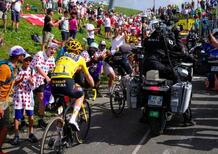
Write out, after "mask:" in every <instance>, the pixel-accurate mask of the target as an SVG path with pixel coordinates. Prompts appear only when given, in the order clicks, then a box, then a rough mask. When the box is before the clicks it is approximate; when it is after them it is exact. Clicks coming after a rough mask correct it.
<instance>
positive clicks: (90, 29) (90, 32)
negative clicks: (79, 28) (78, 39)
mask: <svg viewBox="0 0 218 154" xmlns="http://www.w3.org/2000/svg"><path fill="white" fill-rule="evenodd" d="M92 22H93V19H92V17H89V23H88V24H87V25H86V30H87V43H88V45H91V43H92V42H94V41H95V32H96V31H98V29H97V28H95V26H94V25H93V24H92Z"/></svg>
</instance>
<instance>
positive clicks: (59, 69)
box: [51, 53, 89, 79]
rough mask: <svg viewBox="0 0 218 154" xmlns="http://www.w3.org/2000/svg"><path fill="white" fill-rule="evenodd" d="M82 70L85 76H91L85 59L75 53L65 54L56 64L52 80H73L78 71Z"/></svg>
mask: <svg viewBox="0 0 218 154" xmlns="http://www.w3.org/2000/svg"><path fill="white" fill-rule="evenodd" d="M80 68H81V69H82V71H83V73H84V74H85V75H87V74H89V71H88V68H87V66H86V62H85V59H84V58H83V57H82V56H80V55H76V54H74V53H65V54H64V55H63V56H61V57H60V58H59V59H58V60H57V61H56V64H55V68H54V70H53V71H52V73H51V79H56V78H73V77H74V74H75V73H76V71H77V70H78V69H80Z"/></svg>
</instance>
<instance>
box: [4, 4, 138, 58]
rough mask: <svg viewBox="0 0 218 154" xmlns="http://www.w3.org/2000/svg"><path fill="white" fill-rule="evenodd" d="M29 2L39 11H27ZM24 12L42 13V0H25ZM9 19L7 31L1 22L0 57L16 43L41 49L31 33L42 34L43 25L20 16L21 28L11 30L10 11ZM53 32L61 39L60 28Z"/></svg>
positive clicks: (31, 49) (122, 10)
mask: <svg viewBox="0 0 218 154" xmlns="http://www.w3.org/2000/svg"><path fill="white" fill-rule="evenodd" d="M27 4H30V5H31V6H35V7H37V8H38V11H37V12H35V11H26V10H25V6H26V5H27ZM115 10H116V11H117V12H119V13H123V14H126V15H128V16H130V15H134V14H137V13H139V12H140V11H138V10H131V9H126V8H120V7H119V8H115ZM23 13H32V14H42V11H41V3H40V0H25V3H24V5H23ZM59 16H60V15H58V14H57V13H56V14H55V16H54V19H56V20H57V19H58V18H59ZM7 17H8V19H7V31H6V32H5V33H3V26H2V21H1V22H0V36H1V37H3V38H4V44H3V45H2V46H1V47H0V59H3V58H7V56H8V49H9V48H10V47H12V46H14V45H21V46H22V47H24V48H25V49H26V50H28V51H29V52H30V53H35V52H37V51H39V50H40V44H38V43H34V42H33V41H32V39H31V35H32V34H34V33H37V34H39V35H42V34H41V33H42V27H40V26H33V25H31V24H30V23H28V22H27V21H25V20H24V19H23V18H20V29H19V31H18V32H12V31H11V13H10V12H8V16H7ZM53 34H54V35H55V38H57V39H59V40H60V39H61V35H60V31H59V29H58V28H53ZM84 37H86V33H85V32H83V33H78V35H77V39H78V40H79V41H81V42H83V41H82V39H83V38H84ZM95 38H96V41H97V42H99V41H100V40H102V39H104V35H97V36H96V37H95ZM107 44H108V46H109V44H110V42H109V41H108V40H107Z"/></svg>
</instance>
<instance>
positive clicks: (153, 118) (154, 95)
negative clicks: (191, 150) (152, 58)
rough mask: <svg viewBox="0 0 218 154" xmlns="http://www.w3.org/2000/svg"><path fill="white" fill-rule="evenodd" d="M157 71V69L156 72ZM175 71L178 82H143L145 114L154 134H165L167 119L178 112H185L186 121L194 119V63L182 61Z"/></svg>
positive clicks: (163, 80)
mask: <svg viewBox="0 0 218 154" xmlns="http://www.w3.org/2000/svg"><path fill="white" fill-rule="evenodd" d="M152 71H154V70H152ZM157 72H158V71H157V70H156V73H154V74H157ZM174 72H175V74H176V75H177V76H178V78H179V80H178V82H177V83H173V82H172V81H170V80H166V79H157V80H144V82H143V86H142V93H143V94H142V95H143V96H144V98H143V100H145V105H144V116H145V118H146V121H147V122H148V123H149V125H150V127H151V132H152V133H153V134H154V135H160V134H163V132H164V130H165V128H166V125H167V121H170V120H171V119H172V118H173V117H174V116H175V115H177V114H183V117H184V121H185V122H187V121H190V120H191V119H192V114H191V109H190V104H191V97H192V84H191V82H190V81H191V77H192V64H191V63H180V64H178V65H177V66H176V67H174ZM147 73H149V72H147Z"/></svg>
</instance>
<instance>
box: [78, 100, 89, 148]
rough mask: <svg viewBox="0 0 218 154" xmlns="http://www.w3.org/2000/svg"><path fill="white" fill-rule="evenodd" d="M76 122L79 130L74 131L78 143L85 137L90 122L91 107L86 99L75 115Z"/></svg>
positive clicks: (82, 141) (83, 140)
mask: <svg viewBox="0 0 218 154" xmlns="http://www.w3.org/2000/svg"><path fill="white" fill-rule="evenodd" d="M77 122H78V124H79V128H80V131H79V132H75V138H76V141H77V142H78V143H79V144H82V143H84V142H85V140H86V138H87V135H88V132H89V129H90V124H91V107H90V105H89V102H88V101H87V100H84V102H83V105H82V107H81V109H80V111H79V114H78V117H77Z"/></svg>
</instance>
